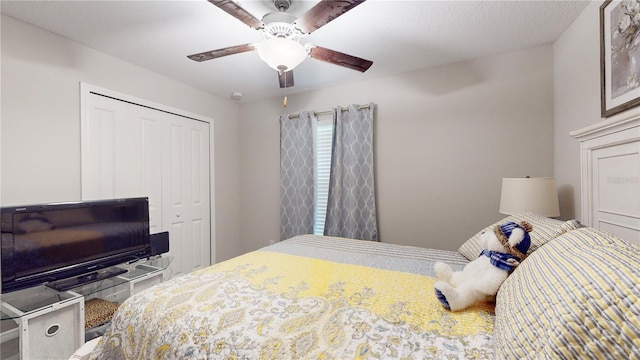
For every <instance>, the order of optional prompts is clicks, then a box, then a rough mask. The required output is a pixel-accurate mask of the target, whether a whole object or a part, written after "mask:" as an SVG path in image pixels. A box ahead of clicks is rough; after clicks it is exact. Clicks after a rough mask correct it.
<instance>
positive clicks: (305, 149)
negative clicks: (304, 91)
mask: <svg viewBox="0 0 640 360" xmlns="http://www.w3.org/2000/svg"><path fill="white" fill-rule="evenodd" d="M316 122H317V118H316V116H315V115H314V114H313V112H308V111H303V112H301V113H300V118H295V119H289V116H288V115H283V116H282V117H280V239H281V240H285V239H288V238H290V237H292V236H296V235H302V234H312V233H313V220H314V219H313V217H314V209H315V205H314V185H315V181H314V165H313V148H314V146H313V141H314V138H315V136H314V134H313V133H314V128H315V126H316Z"/></svg>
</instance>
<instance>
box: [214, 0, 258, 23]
mask: <svg viewBox="0 0 640 360" xmlns="http://www.w3.org/2000/svg"><path fill="white" fill-rule="evenodd" d="M209 2H210V3H212V4H213V5H215V6H217V7H219V8H220V9H222V10H223V11H225V12H226V13H227V14H229V15H231V16H233V17H234V18H236V19H238V20H240V21H242V22H243V23H245V24H247V25H249V26H250V27H252V28H254V29H259V28H261V27H262V21H260V20H258V19H256V17H255V16H253V15H251V13H249V12H248V11H247V10H245V9H244V8H243V7H242V6H240V5H238V4H237V3H235V2H234V1H232V0H209Z"/></svg>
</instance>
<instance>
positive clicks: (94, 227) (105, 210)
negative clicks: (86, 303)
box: [0, 198, 150, 293]
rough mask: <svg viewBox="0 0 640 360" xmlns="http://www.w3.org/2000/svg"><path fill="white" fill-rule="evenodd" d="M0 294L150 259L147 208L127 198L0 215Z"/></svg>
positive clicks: (17, 209) (140, 201)
mask: <svg viewBox="0 0 640 360" xmlns="http://www.w3.org/2000/svg"><path fill="white" fill-rule="evenodd" d="M1 221H2V222H1V228H2V235H1V236H2V237H1V249H0V251H1V258H2V292H3V293H5V292H10V291H15V290H19V289H23V288H27V287H31V286H35V285H39V284H42V283H47V282H53V281H57V280H61V279H65V278H69V277H74V276H79V275H82V274H87V273H91V272H92V271H96V270H99V269H102V268H105V267H109V266H112V265H116V264H120V263H123V262H126V261H130V260H136V259H139V258H141V257H144V256H146V255H148V254H149V249H150V246H149V202H148V199H147V198H127V199H113V200H98V201H82V202H73V203H56V204H41V205H29V206H14V207H3V208H2V209H1Z"/></svg>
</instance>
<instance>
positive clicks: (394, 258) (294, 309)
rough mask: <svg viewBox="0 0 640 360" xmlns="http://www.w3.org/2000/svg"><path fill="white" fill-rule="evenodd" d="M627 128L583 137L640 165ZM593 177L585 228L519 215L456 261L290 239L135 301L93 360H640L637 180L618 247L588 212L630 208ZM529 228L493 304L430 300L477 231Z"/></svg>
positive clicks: (639, 136) (639, 144)
mask: <svg viewBox="0 0 640 360" xmlns="http://www.w3.org/2000/svg"><path fill="white" fill-rule="evenodd" d="M633 124H634V122H631V125H633ZM628 125H629V123H627V125H626V126H627V127H626V129H627V130H629V129H630V133H629V134H630V135H629V136H627V137H623V138H622V140H621V137H620V128H619V127H615V128H614V129H613V130H612V132H611V133H612V134H614V135H613V136H614V138H612V139H611V141H606V138H605V139H604V140H603V139H602V137H603V136H605V137H606V136H609V135H607V134H606V131H605V133H601V132H598V134H597V136H596V135H593V134H594V132H593V131H591V130H589V132H588V134H590V135H588V136H587V137H588V138H589V139H590V140H589V141H591V140H592V139H594V138H598V139H599V140H598V142H597V146H596V147H595V148H596V149H601V148H602V147H607V146H608V145H607V144H611V145H612V147H615V146H618V145H620V144H621V143H624V144H629V143H631V144H635V145H631V147H629V146H625V147H622V148H620V149H622V150H623V151H624V154H627V155H628V154H629V148H631V150H632V151H631V153H632V154H633V151H635V154H636V155H635V156H636V158H637V154H638V150H639V149H640V131H638V129H640V125H638V121H637V119H636V120H635V125H633V126H630V127H629V126H628ZM609 128H611V127H609ZM581 141H582V140H581ZM591 144H593V142H591ZM582 149H583V150H584V149H593V147H591V148H589V147H587V148H585V147H584V146H583V147H582ZM606 154H607V157H609V156H611V154H610V153H606ZM627 155H624V156H627ZM583 156H587V155H585V154H583ZM633 156H634V155H632V156H631V160H633V159H634V158H633ZM589 159H591V158H589ZM625 159H628V157H625ZM583 160H584V159H583ZM589 161H591V160H589ZM586 163H587V162H583V164H586ZM585 166H586V165H585ZM589 166H591V165H589ZM605 167H606V168H607V170H609V171H613V172H614V173H615V169H612V168H611V167H610V166H605ZM593 169H594V167H593V166H592V167H591V170H589V169H587V170H585V169H583V171H582V176H583V177H586V178H591V180H589V179H583V184H587V186H590V187H589V188H588V189H583V190H582V193H583V194H585V193H588V197H587V198H586V201H587V203H588V205H587V206H589V208H588V209H587V210H586V211H584V210H583V217H584V219H582V220H583V221H582V224H581V223H579V222H578V221H575V220H569V221H561V220H556V219H549V218H545V217H543V216H539V215H537V214H535V213H531V212H522V213H518V214H515V215H511V216H508V217H506V218H504V219H500V220H499V221H497V222H496V223H494V224H488V225H487V226H486V227H485V228H484V229H478V230H479V231H478V233H477V234H476V235H474V236H473V237H471V238H470V239H468V240H467V241H466V242H464V243H463V244H462V246H461V247H460V248H459V250H458V251H457V252H452V251H441V250H434V249H423V248H417V247H405V246H398V245H392V244H386V243H377V242H365V241H359V240H352V239H342V238H330V237H319V236H313V235H302V236H298V237H294V238H291V239H288V240H285V241H282V242H280V243H278V244H275V245H271V246H268V247H265V248H263V249H260V250H257V251H254V252H251V253H248V254H245V255H242V256H240V257H237V258H234V259H231V260H228V261H225V262H222V263H219V264H216V265H213V266H211V267H207V268H204V269H201V270H199V271H196V272H193V273H190V274H187V275H185V276H182V277H178V278H174V279H171V280H169V281H167V282H165V283H162V284H159V285H157V286H155V287H152V288H150V289H148V290H146V291H144V292H142V293H140V294H137V295H135V296H132V297H131V298H129V299H127V300H126V301H125V302H124V303H123V304H122V305H121V306H120V308H119V310H118V311H117V312H116V314H115V316H114V318H113V321H112V323H111V326H110V327H109V328H108V330H107V332H106V334H105V335H104V336H103V337H102V338H101V339H100V340H99V341H98V343H97V345H96V346H95V348H94V349H93V351H92V352H91V354H90V355H89V358H91V359H95V360H98V359H110V360H111V359H493V358H497V359H556V358H560V359H583V358H585V359H586V358H600V359H623V358H624V359H640V244H639V243H640V226H635V225H634V223H633V221H635V220H633V219H640V198H635V197H634V196H636V195H637V194H640V187H639V185H638V181H637V176H638V175H639V174H638V167H636V168H635V169H636V170H635V171H636V173H635V176H636V177H635V183H634V184H635V185H634V186H635V187H634V186H632V187H631V189H632V190H635V191H636V192H633V191H632V192H631V193H629V192H628V189H629V187H626V189H627V191H626V192H623V193H624V196H625V197H627V198H631V201H632V203H631V204H632V205H633V204H634V203H633V201H636V200H637V201H638V202H637V204H635V205H633V206H632V210H633V211H635V212H633V211H631V213H630V212H625V213H623V214H622V215H623V216H624V217H625V219H626V218H629V219H626V220H624V221H627V222H625V223H624V224H626V225H625V226H624V230H623V231H622V232H619V233H617V234H616V232H615V231H611V230H612V229H613V228H612V227H606V228H605V227H604V226H602V227H603V228H602V229H601V228H600V227H601V226H598V223H594V222H590V221H591V219H592V218H593V217H594V215H593V214H595V213H598V212H603V211H601V210H602V209H601V208H598V207H597V206H596V205H594V203H598V202H594V201H592V200H590V199H594V198H595V199H597V200H598V201H599V203H600V204H603V203H607V204H611V203H614V204H623V206H627V205H628V204H629V202H628V201H627V200H626V198H625V200H619V199H618V200H615V201H613V202H611V201H610V200H611V199H608V198H607V197H612V196H613V197H616V198H619V197H620V196H621V193H620V192H619V191H618V192H617V191H609V190H607V189H605V188H603V187H593V186H592V185H591V184H593V183H594V181H593V178H594V177H596V176H597V175H595V173H597V172H594V171H593ZM621 171H623V172H624V173H625V174H628V169H627V168H626V167H625V169H622V170H621ZM607 176H609V177H610V176H614V175H612V173H610V172H609V173H608V175H607ZM624 176H625V179H627V178H628V175H624ZM614 178H615V177H614ZM605 179H607V178H605ZM631 179H632V180H633V177H632V178H631ZM605 182H606V181H605ZM600 183H604V182H603V181H600ZM614 183H615V182H614ZM632 185H633V184H632ZM625 186H626V185H625ZM594 194H595V195H594ZM585 196H587V195H585ZM638 196H639V197H640V195H638ZM584 201H585V200H583V204H584ZM634 206H635V207H634ZM604 212H605V213H606V211H604ZM600 216H601V217H602V216H605V215H600ZM606 216H609V215H606ZM607 219H608V222H607V224H610V223H616V221H613V220H611V219H610V218H607ZM522 220H526V221H528V222H530V223H531V224H532V225H533V231H532V232H531V247H530V250H529V256H528V257H527V258H526V260H525V261H523V262H522V263H521V264H520V266H518V267H517V268H516V269H515V270H514V271H513V273H512V274H511V275H510V276H509V277H508V278H507V280H506V281H505V282H504V283H503V284H502V286H501V288H500V290H499V291H498V294H497V296H496V298H495V301H493V302H488V303H483V304H478V305H476V306H474V307H472V308H469V309H466V310H464V311H460V312H455V313H454V312H449V311H447V310H445V309H444V308H443V307H442V306H441V305H440V303H439V302H438V300H437V299H436V296H435V294H434V292H433V283H434V280H435V279H434V273H433V263H434V261H444V262H447V263H449V264H452V265H453V266H454V268H461V267H463V266H464V265H465V264H466V263H467V262H468V261H470V260H472V259H474V258H475V257H476V256H478V254H479V253H480V250H481V248H480V246H479V244H478V238H479V236H480V233H481V232H482V231H484V230H487V229H491V228H492V227H493V226H495V225H496V224H500V223H503V222H505V221H514V222H519V221H522ZM585 220H586V221H585ZM620 221H622V220H620ZM620 221H618V222H617V223H618V224H619V223H620ZM594 225H595V226H594ZM634 226H635V227H634ZM636 241H637V242H639V243H636Z"/></svg>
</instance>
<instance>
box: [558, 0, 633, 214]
mask: <svg viewBox="0 0 640 360" xmlns="http://www.w3.org/2000/svg"><path fill="white" fill-rule="evenodd" d="M601 4H602V2H599V1H596V2H591V3H590V4H589V5H588V6H587V8H586V9H585V10H584V11H583V12H582V13H581V14H580V16H578V18H577V19H576V20H575V21H574V22H573V24H571V26H570V27H569V29H567V31H565V32H564V34H563V35H562V36H561V37H560V39H558V41H556V43H555V44H554V46H553V48H554V103H555V108H554V119H555V120H554V135H555V140H554V146H555V159H554V174H555V177H556V180H557V183H558V187H559V193H560V212H561V218H563V219H572V218H575V219H580V218H581V215H582V214H581V211H580V151H579V150H580V145H579V143H578V141H577V140H575V139H573V138H572V137H571V136H569V132H571V131H573V130H578V129H581V128H583V127H586V126H589V125H593V124H595V123H597V122H599V121H602V120H603V119H602V118H601V117H600V30H599V29H600V28H599V26H600V25H599V24H600V20H599V8H600V5H601ZM638 112H640V109H639V108H637V107H636V108H635V109H630V110H627V111H625V112H623V113H620V114H616V115H615V116H613V117H611V118H628V117H630V116H632V115H634V114H638Z"/></svg>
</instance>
